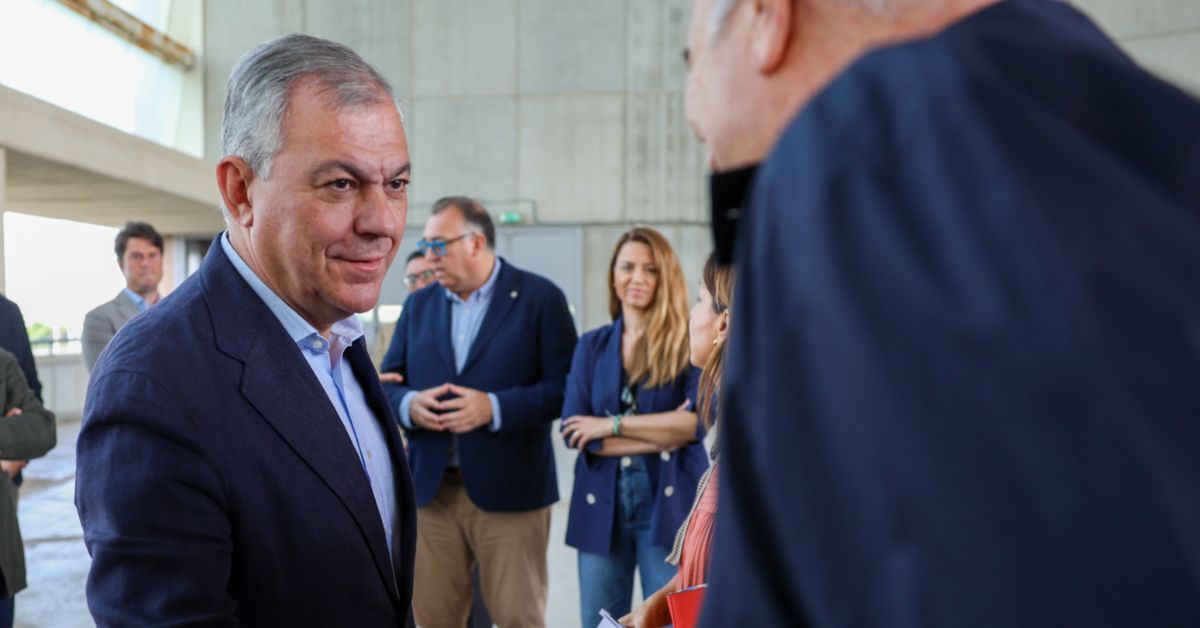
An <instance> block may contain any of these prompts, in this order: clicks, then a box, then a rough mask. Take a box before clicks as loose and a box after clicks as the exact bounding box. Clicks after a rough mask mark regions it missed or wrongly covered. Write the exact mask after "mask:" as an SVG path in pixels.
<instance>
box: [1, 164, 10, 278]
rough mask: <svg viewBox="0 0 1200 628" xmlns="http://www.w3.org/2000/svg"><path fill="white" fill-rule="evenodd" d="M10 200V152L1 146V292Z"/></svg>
mask: <svg viewBox="0 0 1200 628" xmlns="http://www.w3.org/2000/svg"><path fill="white" fill-rule="evenodd" d="M7 198H8V152H7V151H6V150H4V147H3V146H0V292H4V291H5V286H4V210H5V209H6V207H7Z"/></svg>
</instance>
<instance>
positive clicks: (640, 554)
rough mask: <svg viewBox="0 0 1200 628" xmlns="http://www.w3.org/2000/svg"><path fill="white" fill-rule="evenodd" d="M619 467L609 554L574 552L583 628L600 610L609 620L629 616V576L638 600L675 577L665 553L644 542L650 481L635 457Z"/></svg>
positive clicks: (596, 618) (592, 624)
mask: <svg viewBox="0 0 1200 628" xmlns="http://www.w3.org/2000/svg"><path fill="white" fill-rule="evenodd" d="M630 459H631V461H632V464H630V465H629V466H628V467H626V466H624V465H621V466H619V467H618V468H619V469H620V471H619V472H618V473H619V475H618V477H617V512H616V518H617V520H616V521H615V522H614V525H613V543H612V554H611V555H609V556H605V555H603V554H593V553H591V552H579V611H580V619H581V620H582V625H583V628H594V627H595V626H596V624H597V623H599V621H600V609H601V608H603V609H605V610H607V611H608V612H609V613H612V616H613V617H615V618H620V617H621V616H622V615H624V614H626V613H628V612H629V611H630V605H631V604H632V602H633V570H634V569H635V568H636V569H637V570H638V572H639V575H641V578H642V597H646V596H648V595H650V594H651V593H654V592H655V591H657V590H659V589H661V588H662V587H663V585H665V584H667V582H668V581H669V580H670V579H671V578H672V577H673V576H674V575H675V571H676V568H675V566H674V565H671V564H668V563H667V562H666V558H667V555H668V554H670V553H671V548H669V547H658V546H656V545H652V544H651V540H650V536H651V533H650V510H651V508H652V507H653V505H654V496H653V495H652V494H651V491H650V476H649V474H647V473H646V465H645V463H644V462H643V461H642V458H641V456H630Z"/></svg>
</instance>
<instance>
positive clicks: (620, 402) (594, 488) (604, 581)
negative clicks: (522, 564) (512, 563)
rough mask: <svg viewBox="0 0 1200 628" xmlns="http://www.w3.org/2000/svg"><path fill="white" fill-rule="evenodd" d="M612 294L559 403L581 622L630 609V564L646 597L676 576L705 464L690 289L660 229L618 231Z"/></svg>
mask: <svg viewBox="0 0 1200 628" xmlns="http://www.w3.org/2000/svg"><path fill="white" fill-rule="evenodd" d="M608 293H609V299H608V301H609V314H610V315H611V316H612V319H613V322H612V323H611V324H609V325H605V326H603V327H600V328H597V329H593V330H592V331H589V332H587V333H586V334H584V335H583V337H582V338H581V339H580V341H579V345H578V346H577V347H576V348H575V356H574V358H573V359H572V361H571V373H570V375H569V376H568V377H567V392H566V399H565V401H564V403H563V408H562V415H563V416H564V417H566V418H565V419H564V420H563V424H562V432H563V438H564V439H565V440H566V442H567V445H568V446H569V447H575V448H578V449H579V456H578V458H577V459H576V461H575V488H574V490H573V492H572V496H571V511H570V519H569V521H568V523H567V545H570V546H572V547H575V548H577V549H578V550H579V592H580V594H579V597H580V618H581V622H582V625H583V626H584V627H585V628H590V627H591V626H594V625H595V624H596V622H597V621H598V619H599V617H600V615H599V613H600V610H601V609H604V610H607V611H609V612H610V613H612V614H613V615H614V616H621V615H624V614H626V613H628V612H629V608H630V604H631V599H632V596H633V576H634V572H635V571H636V572H637V573H638V574H639V575H640V577H641V583H642V594H643V596H645V595H647V594H649V592H652V591H656V590H658V589H659V588H660V587H662V586H663V585H664V584H665V583H666V582H667V581H669V580H670V579H671V576H672V574H673V573H674V571H675V570H674V568H673V567H672V566H671V565H670V564H668V563H667V562H666V558H667V554H668V553H669V552H670V550H671V542H672V540H673V539H674V538H675V532H676V530H678V529H679V525H680V523H682V522H683V519H684V517H685V516H686V514H687V509H688V506H689V505H690V501H689V499H690V496H691V495H693V494H694V493H695V490H696V485H697V483H698V482H699V480H700V476H701V475H703V474H704V472H705V469H707V467H708V460H707V458H706V456H705V455H704V447H703V445H701V444H700V443H699V441H700V439H701V438H702V436H703V434H704V426H703V425H701V424H700V422H699V421H698V420H697V417H696V413H695V412H694V411H693V410H692V405H693V401H694V400H695V397H696V383H697V379H698V377H699V373H700V372H699V370H697V369H696V368H694V367H693V366H691V365H690V364H689V361H688V329H687V325H688V323H687V288H686V285H685V283H684V279H683V271H682V269H680V266H679V260H678V258H676V256H675V251H674V250H673V249H672V248H671V245H670V243H669V242H667V240H666V238H664V237H663V236H662V234H660V233H659V232H658V231H655V230H654V229H650V228H647V227H636V228H634V229H631V230H629V231H627V232H625V233H624V234H622V235H621V237H620V238H618V239H617V243H616V246H615V247H614V248H613V254H612V259H611V261H610V262H609V267H608Z"/></svg>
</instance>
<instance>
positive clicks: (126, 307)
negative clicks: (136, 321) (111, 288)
mask: <svg viewBox="0 0 1200 628" xmlns="http://www.w3.org/2000/svg"><path fill="white" fill-rule="evenodd" d="M112 302H113V305H114V306H115V307H116V308H117V311H118V312H119V313H120V314H121V316H122V317H123V318H124V319H125V320H129V319H131V318H133V317H134V316H137V315H138V313H140V312H141V310H139V309H138V306H137V303H134V302H133V299H131V298H129V295H128V294H125V290H124V289H122V290H121V291H120V292H118V293H117V296H115V297H113V300H112Z"/></svg>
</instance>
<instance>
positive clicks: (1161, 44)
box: [1074, 0, 1200, 94]
mask: <svg viewBox="0 0 1200 628" xmlns="http://www.w3.org/2000/svg"><path fill="white" fill-rule="evenodd" d="M1074 4H1075V5H1076V6H1077V7H1079V8H1080V9H1082V10H1083V11H1084V12H1085V13H1087V14H1089V15H1090V16H1091V17H1092V18H1093V19H1095V20H1096V22H1098V23H1099V24H1100V26H1101V27H1102V28H1103V29H1104V30H1105V31H1106V32H1107V33H1108V34H1109V35H1111V36H1112V37H1113V38H1114V39H1116V40H1117V42H1118V43H1119V44H1120V45H1121V46H1122V47H1123V48H1124V49H1125V50H1126V51H1127V52H1129V54H1130V55H1132V56H1133V58H1134V59H1136V60H1137V61H1138V62H1139V63H1141V64H1143V65H1144V66H1145V67H1147V68H1148V69H1150V70H1152V71H1154V72H1155V73H1157V74H1159V75H1161V76H1162V77H1164V78H1166V79H1167V80H1169V81H1172V82H1174V83H1177V84H1179V85H1181V86H1183V87H1184V88H1186V89H1188V90H1190V91H1191V92H1192V93H1193V94H1200V1H1197V0H1076V1H1075V2H1074Z"/></svg>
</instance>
